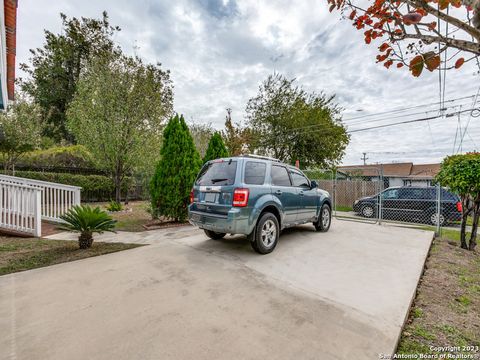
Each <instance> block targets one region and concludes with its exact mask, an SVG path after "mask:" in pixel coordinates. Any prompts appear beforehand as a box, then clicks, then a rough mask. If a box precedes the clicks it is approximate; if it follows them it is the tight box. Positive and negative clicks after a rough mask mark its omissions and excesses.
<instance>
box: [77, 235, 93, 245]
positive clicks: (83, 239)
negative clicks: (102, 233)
mask: <svg viewBox="0 0 480 360" xmlns="http://www.w3.org/2000/svg"><path fill="white" fill-rule="evenodd" d="M92 244H93V236H92V233H91V232H89V231H85V232H82V233H80V236H79V237H78V246H79V247H80V249H88V248H89V247H91V246H92Z"/></svg>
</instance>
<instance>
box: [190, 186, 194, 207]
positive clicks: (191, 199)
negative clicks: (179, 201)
mask: <svg viewBox="0 0 480 360" xmlns="http://www.w3.org/2000/svg"><path fill="white" fill-rule="evenodd" d="M193 197H194V195H193V189H192V191H190V204H193Z"/></svg>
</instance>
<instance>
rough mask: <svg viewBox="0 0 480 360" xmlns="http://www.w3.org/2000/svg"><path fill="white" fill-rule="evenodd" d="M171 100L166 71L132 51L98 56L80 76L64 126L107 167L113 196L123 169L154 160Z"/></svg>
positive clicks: (118, 191) (118, 195)
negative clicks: (146, 61)
mask: <svg viewBox="0 0 480 360" xmlns="http://www.w3.org/2000/svg"><path fill="white" fill-rule="evenodd" d="M172 102H173V93H172V85H171V81H170V75H169V72H168V71H164V70H162V68H161V65H160V64H156V65H153V64H147V65H146V64H144V63H143V62H142V61H141V60H140V59H139V58H136V57H135V58H132V57H126V56H117V55H115V56H113V57H108V58H103V59H98V60H97V61H96V62H95V63H94V64H92V66H90V67H89V69H88V71H87V72H86V74H85V75H84V76H83V77H82V78H81V79H80V81H79V82H78V85H77V93H76V95H75V97H74V99H73V100H72V102H71V104H70V107H69V110H68V112H67V120H68V121H67V125H68V130H69V131H71V132H72V134H73V135H74V136H75V138H76V139H77V141H78V143H80V144H82V145H84V146H85V147H86V148H87V149H88V150H89V151H90V152H91V153H92V154H93V156H94V158H95V160H96V162H97V165H98V166H99V167H100V168H102V169H105V170H107V171H109V172H110V175H111V177H112V180H113V181H114V183H115V201H117V202H119V201H120V200H121V189H122V183H123V180H124V178H125V176H126V175H129V174H131V173H133V172H134V171H135V170H136V169H139V168H141V167H148V166H151V164H154V163H155V161H156V158H157V154H158V150H159V148H160V139H161V132H162V129H163V125H164V122H165V119H166V118H167V117H168V116H169V115H170V114H171V113H172Z"/></svg>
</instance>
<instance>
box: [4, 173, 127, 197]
mask: <svg viewBox="0 0 480 360" xmlns="http://www.w3.org/2000/svg"><path fill="white" fill-rule="evenodd" d="M4 173H5V172H4V171H3V170H0V174H4ZM8 175H10V174H8ZM15 176H18V177H24V178H27V179H34V180H41V181H49V182H55V183H59V184H65V185H73V186H80V187H81V188H82V201H106V200H109V199H111V198H112V196H113V194H114V192H115V186H114V184H113V181H112V179H110V178H109V177H108V176H103V175H78V174H69V173H54V172H39V171H15ZM132 184H133V180H132V178H130V177H128V178H126V179H125V181H124V189H123V190H122V191H124V193H126V192H127V191H128V190H129V189H130V188H131V187H132Z"/></svg>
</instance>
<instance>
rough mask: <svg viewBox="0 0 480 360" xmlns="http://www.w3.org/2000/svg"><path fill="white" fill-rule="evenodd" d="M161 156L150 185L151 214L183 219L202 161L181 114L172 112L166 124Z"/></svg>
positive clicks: (185, 215) (176, 219)
mask: <svg viewBox="0 0 480 360" xmlns="http://www.w3.org/2000/svg"><path fill="white" fill-rule="evenodd" d="M160 156H161V159H160V161H159V162H158V164H157V168H156V171H155V175H154V176H153V178H152V181H151V184H150V195H151V201H152V210H153V214H154V216H159V215H162V216H165V217H167V218H171V219H174V220H175V221H184V220H185V219H186V218H187V207H188V204H189V198H190V191H191V189H192V186H193V183H194V181H195V178H196V177H197V174H198V171H199V170H200V167H201V165H202V161H201V159H200V155H199V154H198V152H197V150H196V149H195V144H194V143H193V139H192V136H191V135H190V132H189V131H188V126H187V124H186V123H185V120H184V119H183V116H178V115H175V116H174V117H172V118H171V119H170V121H169V122H168V125H167V126H166V127H165V130H164V132H163V145H162V149H161V151H160Z"/></svg>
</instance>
